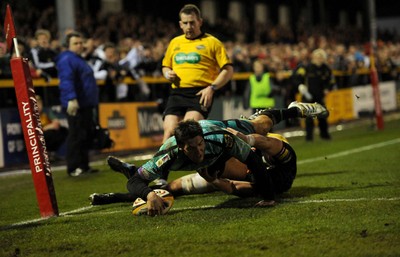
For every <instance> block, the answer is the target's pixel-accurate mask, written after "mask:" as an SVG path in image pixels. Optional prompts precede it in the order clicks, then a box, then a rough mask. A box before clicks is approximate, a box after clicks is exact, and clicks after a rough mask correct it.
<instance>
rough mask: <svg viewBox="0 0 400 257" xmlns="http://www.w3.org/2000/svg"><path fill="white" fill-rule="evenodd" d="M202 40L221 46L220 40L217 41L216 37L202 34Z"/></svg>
mask: <svg viewBox="0 0 400 257" xmlns="http://www.w3.org/2000/svg"><path fill="white" fill-rule="evenodd" d="M203 38H204V39H206V40H208V41H210V42H212V43H214V44H222V42H221V40H219V39H218V38H217V37H215V36H213V35H212V34H210V33H204V34H203Z"/></svg>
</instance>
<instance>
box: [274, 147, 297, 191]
mask: <svg viewBox="0 0 400 257" xmlns="http://www.w3.org/2000/svg"><path fill="white" fill-rule="evenodd" d="M283 144H284V146H285V147H286V149H288V150H289V152H290V154H291V158H290V160H289V161H288V162H286V163H277V164H276V165H275V166H273V167H271V168H270V169H268V172H270V174H271V178H272V183H273V184H274V191H275V193H277V194H281V193H283V192H286V191H288V190H289V189H290V188H291V187H292V184H293V180H294V179H295V178H296V173H297V157H296V152H295V151H294V150H293V148H292V147H291V146H290V145H289V144H287V143H285V142H283Z"/></svg>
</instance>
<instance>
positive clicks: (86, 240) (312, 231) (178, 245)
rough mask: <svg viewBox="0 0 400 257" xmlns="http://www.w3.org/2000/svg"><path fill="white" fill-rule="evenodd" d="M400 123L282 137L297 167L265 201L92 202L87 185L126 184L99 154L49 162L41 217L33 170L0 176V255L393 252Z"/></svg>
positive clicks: (398, 217)
mask: <svg viewBox="0 0 400 257" xmlns="http://www.w3.org/2000/svg"><path fill="white" fill-rule="evenodd" d="M399 131H400V120H393V121H387V122H386V123H385V129H384V130H383V131H376V130H374V129H372V128H371V125H370V124H367V125H360V126H355V127H353V128H350V129H346V130H342V131H338V132H334V133H332V136H333V139H332V140H331V141H322V140H320V139H318V138H316V140H315V141H314V142H312V143H310V142H308V143H307V142H305V141H304V138H302V137H301V138H290V143H291V145H292V146H293V147H294V148H295V149H296V152H297V155H298V175H297V178H296V180H295V182H294V184H293V187H292V189H291V190H290V191H289V192H288V193H285V194H284V195H282V197H281V199H280V204H279V205H277V206H276V207H273V208H252V205H253V204H254V203H256V202H257V201H258V199H255V198H250V199H240V198H237V197H234V196H228V195H225V194H223V193H220V192H217V193H213V194H207V195H191V196H184V197H180V198H177V199H175V203H174V206H173V208H172V209H171V211H170V212H169V213H168V214H167V215H166V216H158V217H147V216H146V217H144V216H140V217H135V216H132V215H131V204H129V203H125V204H112V205H108V206H95V207H90V205H89V202H88V199H87V198H88V196H89V195H90V194H91V193H94V192H98V193H102V192H125V190H126V189H125V183H126V181H125V179H124V178H123V176H121V175H120V174H116V173H115V172H112V171H111V170H110V169H109V168H108V167H107V166H106V165H105V161H104V163H103V165H100V166H99V167H98V168H99V169H100V172H99V173H98V174H91V175H88V176H84V177H78V178H70V177H68V176H67V175H66V172H65V171H55V172H54V173H53V179H54V184H55V189H56V194H57V200H58V206H59V209H60V216H59V217H56V218H50V219H45V220H41V219H40V215H39V210H38V206H37V202H36V196H35V191H34V187H33V183H32V178H31V175H30V174H22V175H13V176H0V194H1V196H2V197H1V201H0V238H1V240H0V256H141V257H142V256H153V257H154V256H160V257H161V256H162V257H164V256H191V257H194V256H202V257H203V256H218V257H223V256H241V257H243V256H251V257H253V256H307V257H308V256H335V257H337V256H400V168H399V164H400V132H399ZM137 164H140V163H137ZM184 174H186V173H184V172H171V174H170V175H171V176H170V179H173V178H176V177H178V176H181V175H184Z"/></svg>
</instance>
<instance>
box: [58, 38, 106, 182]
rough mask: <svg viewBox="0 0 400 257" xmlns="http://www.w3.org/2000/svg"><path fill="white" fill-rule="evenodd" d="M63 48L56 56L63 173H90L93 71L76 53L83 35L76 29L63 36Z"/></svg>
mask: <svg viewBox="0 0 400 257" xmlns="http://www.w3.org/2000/svg"><path fill="white" fill-rule="evenodd" d="M65 46H66V47H67V50H66V51H64V52H62V53H61V54H60V55H59V56H57V58H56V64H57V69H58V77H59V80H60V85H59V88H60V100H61V106H62V107H63V109H64V110H66V112H67V118H68V126H69V134H68V137H67V156H66V160H67V172H68V174H69V175H70V176H74V177H76V176H80V175H81V174H83V173H90V172H94V171H95V170H93V169H91V168H90V167H89V149H90V145H91V142H92V137H91V135H92V134H93V133H92V130H93V127H94V126H93V124H94V121H95V120H96V119H97V115H96V114H97V107H98V103H99V92H98V87H97V84H96V80H95V78H94V75H93V70H92V69H91V68H90V66H89V65H88V64H87V63H86V62H85V60H84V59H83V58H82V57H81V56H80V55H81V53H82V52H83V38H82V36H81V35H80V34H79V33H77V32H72V33H70V34H68V35H67V36H66V38H65Z"/></svg>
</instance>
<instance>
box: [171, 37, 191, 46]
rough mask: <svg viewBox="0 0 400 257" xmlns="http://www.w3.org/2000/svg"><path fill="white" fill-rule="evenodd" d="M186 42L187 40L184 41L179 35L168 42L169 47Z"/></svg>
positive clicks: (184, 38)
mask: <svg viewBox="0 0 400 257" xmlns="http://www.w3.org/2000/svg"><path fill="white" fill-rule="evenodd" d="M186 40H187V39H186V37H185V35H179V36H176V37H174V38H173V39H171V40H170V42H169V44H170V45H171V44H178V43H181V42H184V41H186Z"/></svg>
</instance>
